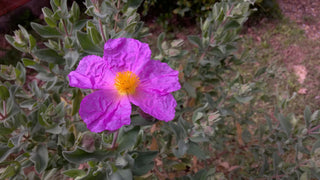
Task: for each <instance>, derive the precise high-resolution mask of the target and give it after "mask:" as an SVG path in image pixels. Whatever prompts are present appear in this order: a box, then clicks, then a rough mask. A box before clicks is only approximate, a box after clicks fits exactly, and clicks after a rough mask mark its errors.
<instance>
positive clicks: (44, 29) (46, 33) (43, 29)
mask: <svg viewBox="0 0 320 180" xmlns="http://www.w3.org/2000/svg"><path fill="white" fill-rule="evenodd" d="M31 27H32V29H34V30H35V31H36V32H37V33H38V34H39V35H40V36H41V37H44V38H59V37H61V34H60V32H59V31H58V30H57V29H56V28H52V27H50V26H43V25H41V24H37V23H34V22H32V23H31Z"/></svg>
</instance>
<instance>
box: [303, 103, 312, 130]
mask: <svg viewBox="0 0 320 180" xmlns="http://www.w3.org/2000/svg"><path fill="white" fill-rule="evenodd" d="M311 116H312V112H311V110H310V107H309V106H306V108H305V109H304V121H305V123H306V128H309V126H310V122H311Z"/></svg>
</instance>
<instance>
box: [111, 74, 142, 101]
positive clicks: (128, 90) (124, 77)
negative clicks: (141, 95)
mask: <svg viewBox="0 0 320 180" xmlns="http://www.w3.org/2000/svg"><path fill="white" fill-rule="evenodd" d="M139 84H140V79H139V77H138V76H137V75H136V74H134V73H133V72H131V71H124V72H118V73H117V75H116V78H115V83H114V86H115V87H116V89H117V90H118V92H119V94H121V95H130V94H134V93H135V92H136V88H137V87H138V85H139Z"/></svg>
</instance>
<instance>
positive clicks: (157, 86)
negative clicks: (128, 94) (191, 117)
mask: <svg viewBox="0 0 320 180" xmlns="http://www.w3.org/2000/svg"><path fill="white" fill-rule="evenodd" d="M138 76H139V78H140V82H141V83H140V86H142V88H143V89H145V90H148V91H155V92H156V93H160V94H168V93H170V92H173V91H177V90H179V89H180V88H181V86H180V83H179V71H176V70H173V69H172V68H171V67H170V66H169V65H168V64H166V63H162V62H160V61H157V60H150V61H149V62H148V63H147V64H146V65H145V66H144V67H143V71H141V72H140V74H138Z"/></svg>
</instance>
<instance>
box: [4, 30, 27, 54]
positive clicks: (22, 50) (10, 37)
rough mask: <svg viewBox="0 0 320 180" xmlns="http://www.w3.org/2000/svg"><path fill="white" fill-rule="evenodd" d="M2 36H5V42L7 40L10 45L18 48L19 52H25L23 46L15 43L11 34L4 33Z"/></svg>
mask: <svg viewBox="0 0 320 180" xmlns="http://www.w3.org/2000/svg"><path fill="white" fill-rule="evenodd" d="M4 37H5V38H6V40H7V42H8V43H9V44H10V45H11V46H13V47H14V48H16V49H18V50H19V51H21V52H25V51H26V50H25V48H23V47H21V46H18V45H17V43H15V40H14V38H13V37H12V36H10V35H8V34H6V35H5V36H4Z"/></svg>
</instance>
